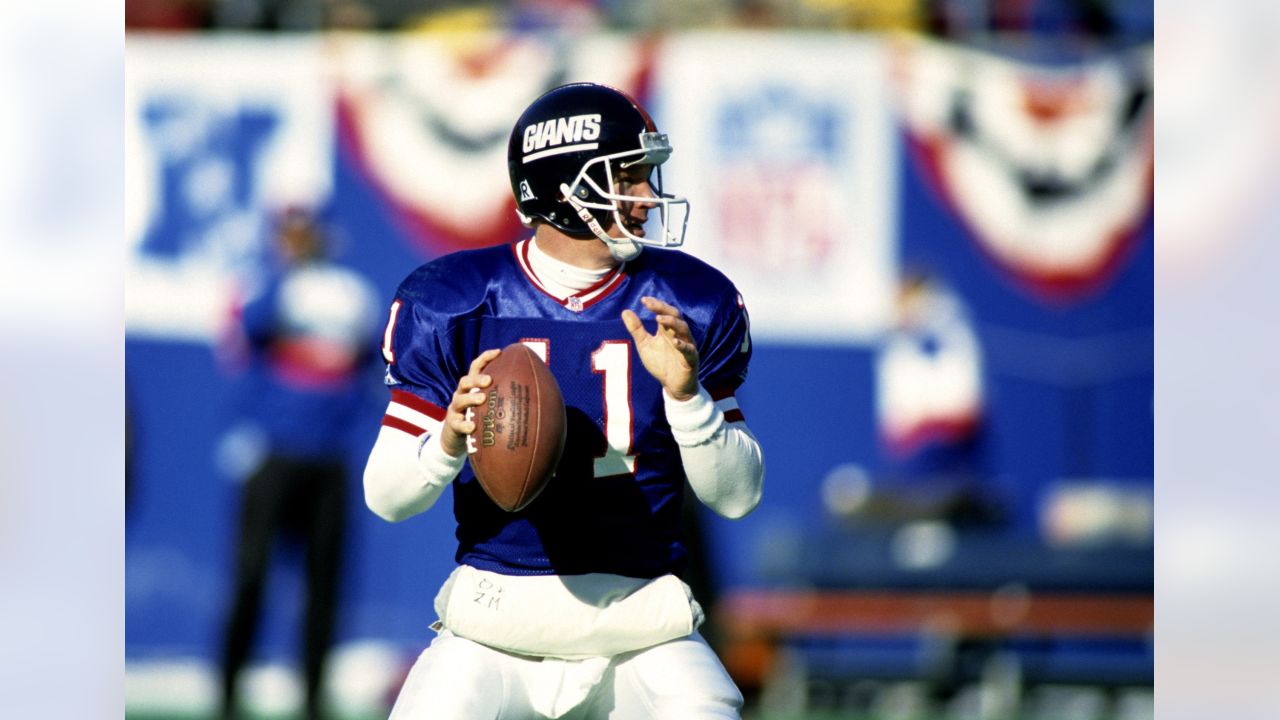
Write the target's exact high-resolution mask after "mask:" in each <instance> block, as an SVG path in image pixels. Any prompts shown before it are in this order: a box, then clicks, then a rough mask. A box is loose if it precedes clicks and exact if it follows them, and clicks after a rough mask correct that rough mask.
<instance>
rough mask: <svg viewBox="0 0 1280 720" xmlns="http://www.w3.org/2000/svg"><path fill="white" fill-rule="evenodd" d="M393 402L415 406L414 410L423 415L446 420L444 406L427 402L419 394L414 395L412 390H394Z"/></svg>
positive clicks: (392, 394)
mask: <svg viewBox="0 0 1280 720" xmlns="http://www.w3.org/2000/svg"><path fill="white" fill-rule="evenodd" d="M391 402H393V403H400V404H401V405H404V406H405V407H408V408H413V409H414V410H417V411H418V412H420V413H422V414H423V415H426V416H427V417H429V418H431V419H432V420H439V421H440V422H444V415H445V412H444V409H443V408H441V407H438V406H436V405H432V404H431V403H429V402H427V401H426V400H423V399H422V398H420V397H418V396H417V395H414V394H413V393H411V392H408V391H407V390H392V391H391Z"/></svg>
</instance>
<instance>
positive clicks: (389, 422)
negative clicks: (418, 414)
mask: <svg viewBox="0 0 1280 720" xmlns="http://www.w3.org/2000/svg"><path fill="white" fill-rule="evenodd" d="M382 424H383V426H384V427H389V428H394V429H396V430H401V431H404V432H407V433H409V434H410V435H412V436H414V437H419V436H421V435H422V433H424V432H426V430H423V429H422V428H420V427H418V426H417V425H414V424H413V423H411V422H409V421H408V420H401V419H400V418H398V417H395V416H392V415H383V416H382Z"/></svg>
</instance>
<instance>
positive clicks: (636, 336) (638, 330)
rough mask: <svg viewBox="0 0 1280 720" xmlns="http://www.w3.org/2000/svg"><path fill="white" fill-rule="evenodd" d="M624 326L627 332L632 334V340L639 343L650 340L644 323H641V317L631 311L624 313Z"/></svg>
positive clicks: (624, 311)
mask: <svg viewBox="0 0 1280 720" xmlns="http://www.w3.org/2000/svg"><path fill="white" fill-rule="evenodd" d="M622 324H623V325H625V326H626V327H627V332H629V333H631V339H632V340H635V341H636V342H637V343H639V342H643V341H645V340H647V339H648V338H649V333H648V332H646V331H645V329H644V323H642V322H640V316H639V315H636V314H635V313H633V312H631V311H630V310H623V311H622Z"/></svg>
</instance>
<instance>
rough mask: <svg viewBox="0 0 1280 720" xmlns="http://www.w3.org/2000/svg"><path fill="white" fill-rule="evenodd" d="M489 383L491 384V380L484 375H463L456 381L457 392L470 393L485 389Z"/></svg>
mask: <svg viewBox="0 0 1280 720" xmlns="http://www.w3.org/2000/svg"><path fill="white" fill-rule="evenodd" d="M491 382H493V378H492V377H490V376H488V375H485V374H484V373H479V374H472V375H464V376H462V379H461V380H459V381H458V392H471V391H472V390H476V389H479V388H487V387H489V383H491Z"/></svg>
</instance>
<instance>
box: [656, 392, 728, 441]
mask: <svg viewBox="0 0 1280 720" xmlns="http://www.w3.org/2000/svg"><path fill="white" fill-rule="evenodd" d="M662 400H663V405H664V407H665V408H666V413H667V422H668V423H669V424H670V425H671V436H672V437H673V438H675V441H676V444H677V445H680V446H681V447H693V446H695V445H701V444H702V443H705V442H707V441H708V440H710V439H711V438H713V437H715V434H716V433H717V432H719V431H720V428H721V427H723V426H724V413H723V412H721V411H720V410H719V409H718V408H716V404H715V402H714V401H713V400H712V399H711V395H709V394H707V391H706V390H705V389H704V388H703V387H702V386H701V385H699V386H698V393H697V394H696V395H694V396H693V397H691V398H689V399H688V400H676V399H675V398H673V397H671V396H670V395H669V394H667V392H666V391H665V390H663V392H662Z"/></svg>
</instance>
